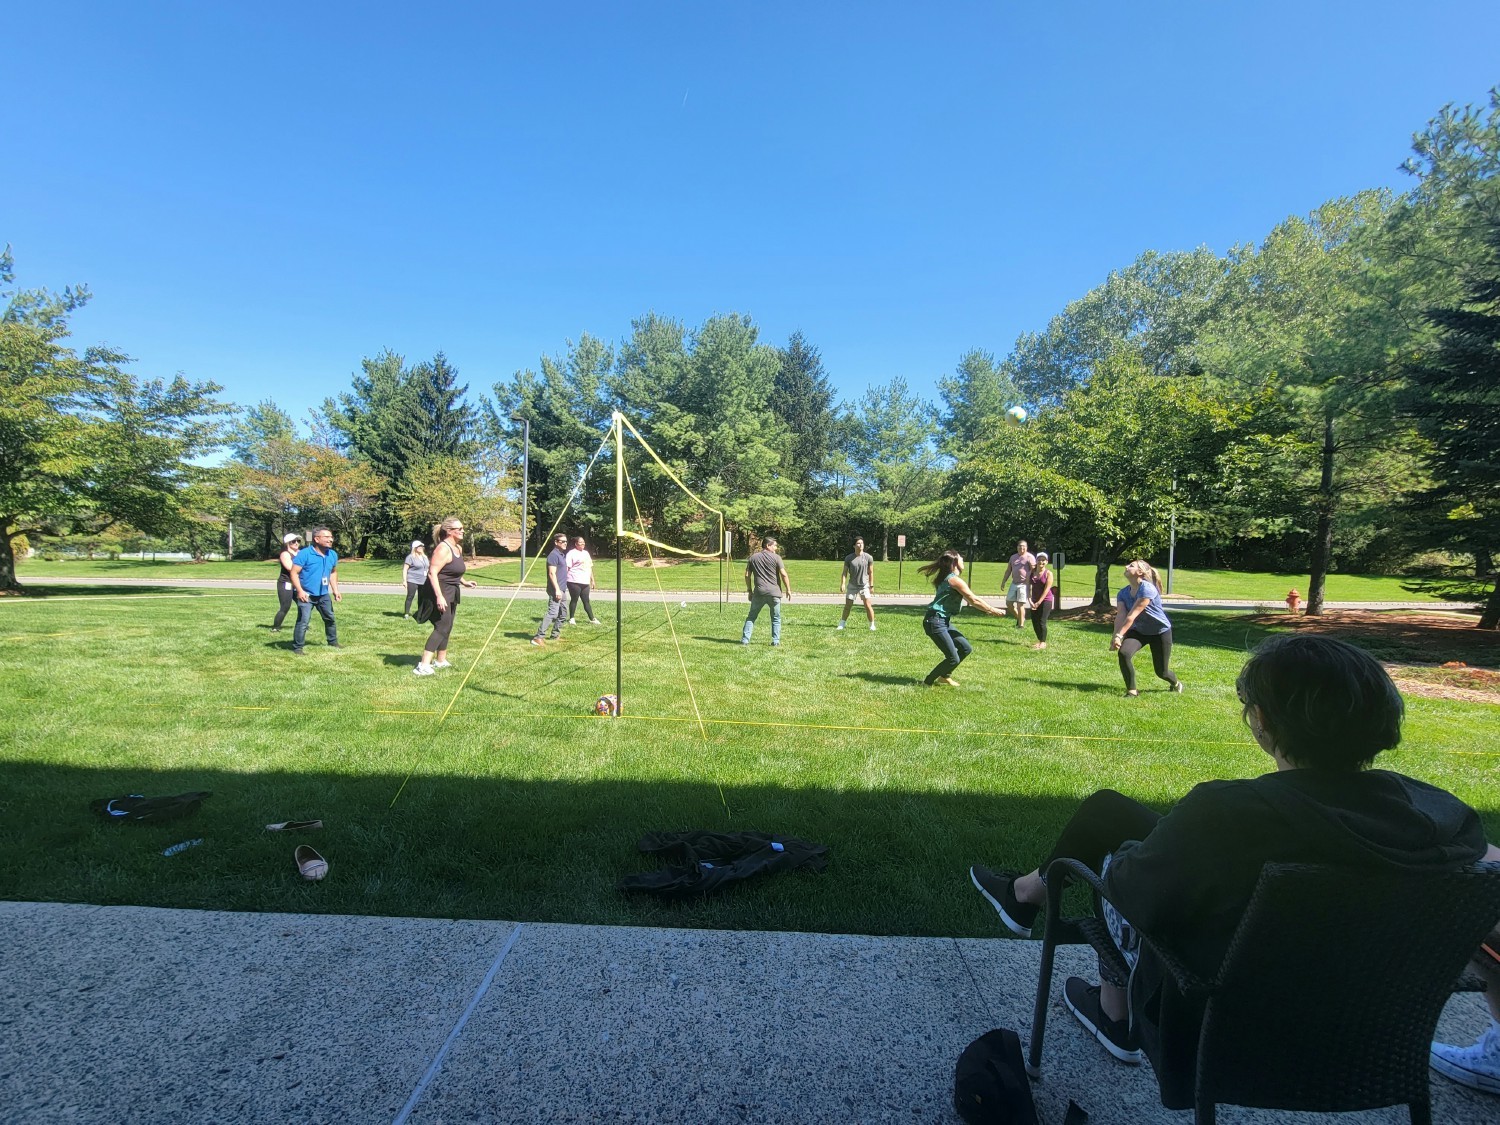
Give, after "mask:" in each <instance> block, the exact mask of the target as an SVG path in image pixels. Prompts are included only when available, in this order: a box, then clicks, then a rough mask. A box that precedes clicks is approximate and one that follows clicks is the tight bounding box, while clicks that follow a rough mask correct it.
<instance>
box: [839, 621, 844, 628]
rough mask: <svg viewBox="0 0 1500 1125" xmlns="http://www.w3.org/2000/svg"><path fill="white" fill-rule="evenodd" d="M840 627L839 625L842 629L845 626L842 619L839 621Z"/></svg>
mask: <svg viewBox="0 0 1500 1125" xmlns="http://www.w3.org/2000/svg"><path fill="white" fill-rule="evenodd" d="M838 627H839V628H840V629H842V628H843V627H844V623H843V622H842V621H840V622H839V624H838Z"/></svg>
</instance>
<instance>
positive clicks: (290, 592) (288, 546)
mask: <svg viewBox="0 0 1500 1125" xmlns="http://www.w3.org/2000/svg"><path fill="white" fill-rule="evenodd" d="M301 549H302V537H301V536H300V535H297V534H295V533H293V532H290V531H288V532H287V533H286V534H285V535H283V536H282V537H281V554H280V555H278V556H277V559H276V561H277V562H279V563H280V564H281V573H280V574H278V575H277V576H276V602H277V609H276V616H275V617H274V618H272V620H271V632H273V633H279V632H281V623H282V622H283V621H284V620H286V612H287V610H289V609H291V608H292V603H293V602H295V601H296V600H297V591H296V590H295V589H293V588H292V559H294V558H295V557H296V555H297V552H298V551H300V550H301Z"/></svg>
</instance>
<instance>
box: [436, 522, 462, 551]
mask: <svg viewBox="0 0 1500 1125" xmlns="http://www.w3.org/2000/svg"><path fill="white" fill-rule="evenodd" d="M463 525H464V521H463V520H461V519H459V518H458V517H457V516H449V517H448V518H447V519H445V520H443V522H442V523H435V524H433V525H432V549H433V550H434V551H435V550H437V547H438V544H439V543H447V541H448V532H450V531H452V530H453V529H454V528H455V527H462V526H463ZM448 548H449V550H453V549H454V547H453V544H452V543H448ZM457 553H458V554H460V555H461V554H463V548H462V547H459V548H457Z"/></svg>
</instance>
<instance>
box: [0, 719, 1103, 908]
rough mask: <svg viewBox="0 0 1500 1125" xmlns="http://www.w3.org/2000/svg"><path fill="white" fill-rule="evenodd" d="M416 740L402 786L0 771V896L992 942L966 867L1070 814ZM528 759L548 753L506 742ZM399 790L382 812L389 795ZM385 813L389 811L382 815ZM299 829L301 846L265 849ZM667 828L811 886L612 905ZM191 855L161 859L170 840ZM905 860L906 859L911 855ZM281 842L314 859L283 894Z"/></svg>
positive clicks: (1062, 807) (776, 883)
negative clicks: (493, 752) (758, 833)
mask: <svg viewBox="0 0 1500 1125" xmlns="http://www.w3.org/2000/svg"><path fill="white" fill-rule="evenodd" d="M429 726H430V724H414V727H413V733H414V736H418V738H417V741H416V742H414V743H413V752H412V762H411V764H412V765H413V766H415V767H416V768H417V770H418V771H419V772H418V773H417V774H416V775H414V776H410V777H406V776H404V770H403V771H401V772H390V773H372V774H363V775H348V774H340V773H336V772H325V771H321V770H313V771H310V772H307V773H287V772H275V773H259V774H245V773H238V772H231V771H225V770H214V769H183V770H159V771H153V770H147V769H111V768H99V769H77V768H68V767H61V766H51V765H46V764H27V765H22V766H20V767H19V768H18V769H15V770H8V771H7V773H8V781H7V788H8V791H9V795H10V798H11V801H12V804H11V808H12V809H13V810H15V812H16V813H19V815H11V816H9V817H7V824H6V828H5V839H6V844H7V849H6V850H7V854H8V857H9V858H8V859H7V863H6V864H5V867H4V870H3V872H0V898H5V899H13V900H41V901H60V902H89V903H101V904H133V905H142V906H158V907H184V908H198V909H222V910H251V911H290V912H299V913H316V914H323V913H330V914H335V913H336V914H371V915H394V916H407V917H434V918H490V919H511V920H517V921H548V922H574V923H585V924H619V925H640V926H684V927H700V928H712V929H747V930H794V931H807V932H826V933H870V934H924V935H933V936H938V935H948V934H959V935H966V936H973V937H986V936H994V935H996V933H997V930H996V924H995V917H994V912H993V910H991V908H990V907H989V906H988V904H987V903H985V902H984V900H983V899H982V898H981V897H980V896H979V895H978V894H976V893H975V892H974V890H973V888H972V887H971V886H970V885H969V881H968V875H967V871H968V866H969V865H970V864H971V863H975V862H985V863H989V864H992V865H999V866H1029V865H1033V864H1034V863H1035V862H1036V861H1037V860H1038V858H1039V857H1041V856H1043V855H1045V853H1046V850H1047V848H1048V846H1049V845H1050V843H1051V841H1052V838H1053V836H1054V835H1055V833H1056V832H1057V831H1058V830H1059V829H1060V827H1061V826H1062V824H1063V823H1064V822H1065V821H1066V819H1067V817H1068V816H1069V815H1070V814H1071V812H1072V810H1073V808H1074V806H1075V803H1076V802H1075V801H1074V800H1073V799H1072V798H1063V797H1058V798H1050V797H1031V796H1026V797H1022V796H1012V795H1008V794H991V795H979V794H952V793H909V792H886V793H870V792H858V791H854V790H832V789H826V788H817V789H793V788H787V787H779V786H772V785H754V786H732V785H729V784H727V783H726V784H725V785H724V787H723V788H722V790H721V789H720V787H719V786H718V785H716V784H714V783H713V782H712V781H695V782H682V781H665V782H664V781H661V780H659V779H652V780H649V781H623V780H608V781H597V780H596V781H588V782H573V781H564V780H521V779H512V778H497V777H474V776H451V775H448V774H441V773H439V774H433V773H427V772H421V771H424V770H426V769H427V768H429V766H430V764H431V756H432V750H431V747H430V746H429V743H428V736H429V735H430V733H431V732H430V730H429V729H428V728H429ZM528 739H529V740H531V741H532V743H533V746H534V753H535V754H536V755H537V756H538V757H541V756H543V755H546V754H548V753H551V752H556V753H558V754H559V755H564V754H566V751H567V749H568V747H567V745H566V743H567V739H566V738H565V737H562V736H558V735H555V734H553V735H528ZM190 790H209V791H211V792H212V793H213V794H214V795H213V796H212V797H210V798H208V799H207V800H206V801H205V802H204V804H203V806H202V808H201V810H200V811H199V812H198V813H197V814H195V815H194V816H193V817H192V818H190V819H186V820H181V821H176V822H171V823H167V824H159V825H158V824H118V823H108V822H105V821H103V820H101V819H100V818H99V817H98V816H97V815H96V814H94V813H93V812H91V811H90V809H89V801H90V800H92V799H94V798H97V797H109V796H117V795H120V794H124V793H145V794H147V795H151V796H160V795H166V794H172V793H181V792H187V791H190ZM398 793H399V796H398ZM393 800H394V805H393ZM314 819H320V820H322V821H323V822H324V824H325V828H324V830H323V831H321V832H314V833H306V834H302V835H299V836H298V837H297V838H296V839H291V838H289V837H287V836H285V835H283V834H278V833H267V832H266V831H265V825H266V824H269V823H273V822H276V821H283V820H314ZM688 828H707V829H712V830H715V831H725V832H734V831H745V830H763V831H772V832H778V833H785V834H788V835H796V836H801V837H804V838H806V839H809V840H814V841H817V842H819V843H823V844H826V845H828V846H829V848H830V849H831V863H830V866H829V868H828V870H827V872H826V873H824V874H822V875H814V874H811V873H806V872H792V873H788V874H784V875H778V876H770V877H767V878H766V879H764V880H761V881H751V882H747V883H745V884H741V885H739V886H736V887H733V888H731V889H729V890H727V891H725V892H724V893H722V894H720V895H718V896H715V897H713V898H709V899H703V900H697V901H690V902H682V903H664V902H659V901H656V900H654V899H652V898H649V897H647V896H626V895H623V894H621V893H619V892H617V891H616V890H615V889H614V884H615V881H616V880H617V879H618V878H619V877H620V876H622V875H625V874H629V873H633V872H639V871H647V870H652V869H654V868H655V867H656V866H657V863H656V861H655V860H654V859H652V858H650V857H647V856H643V855H641V854H640V853H639V852H638V851H637V849H636V842H637V841H638V840H639V839H640V838H641V837H642V836H643V835H645V834H646V833H648V832H653V831H659V830H671V829H688ZM196 838H202V839H203V840H204V845H203V846H202V847H195V848H192V849H190V851H189V852H185V853H183V854H182V855H178V856H173V857H171V858H167V857H164V856H162V855H161V851H162V850H163V849H164V848H166V847H167V846H169V845H171V844H174V843H177V842H179V841H181V840H186V839H196ZM913 841H921V846H920V847H913V846H912V843H913ZM298 843H311V844H313V846H315V847H316V848H317V849H318V851H319V852H321V853H322V854H323V855H324V856H325V857H326V858H327V859H328V861H329V864H330V874H329V876H328V878H327V879H326V880H324V881H323V882H321V883H318V884H315V885H314V884H308V883H306V882H304V881H303V880H302V879H300V878H299V877H298V875H297V870H296V867H295V865H294V864H293V862H292V851H293V849H294V847H295V846H296V844H298Z"/></svg>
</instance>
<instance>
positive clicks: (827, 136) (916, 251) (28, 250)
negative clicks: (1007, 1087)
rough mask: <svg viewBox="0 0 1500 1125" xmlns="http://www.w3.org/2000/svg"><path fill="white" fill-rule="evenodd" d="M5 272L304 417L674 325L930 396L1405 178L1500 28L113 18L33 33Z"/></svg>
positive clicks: (22, 55)
mask: <svg viewBox="0 0 1500 1125" xmlns="http://www.w3.org/2000/svg"><path fill="white" fill-rule="evenodd" d="M4 34H5V43H6V48H5V60H6V71H7V75H6V77H7V81H6V83H5V92H4V100H3V106H4V109H3V111H0V113H3V120H4V130H3V135H4V137H5V151H6V156H5V174H4V176H3V179H0V242H9V243H11V244H12V246H13V249H14V253H15V256H16V263H17V268H18V281H19V283H20V284H22V285H24V286H47V287H50V288H60V287H61V286H63V285H66V284H70V283H77V282H85V283H87V284H88V285H90V286H91V287H92V289H93V290H94V294H95V297H94V301H93V303H92V304H91V305H90V306H89V307H88V308H87V309H86V310H85V311H84V312H83V313H81V314H79V315H78V317H77V318H76V320H75V328H76V333H75V337H76V339H75V342H76V343H77V344H79V345H82V344H86V343H92V342H99V341H103V342H108V343H110V344H112V345H115V346H117V347H120V348H122V349H124V350H125V351H127V352H128V353H130V354H131V355H133V356H135V357H137V360H138V363H137V367H136V370H137V371H138V372H139V373H140V374H142V375H151V376H155V375H161V376H170V375H172V374H174V373H176V372H179V371H180V372H183V373H185V374H186V375H188V376H189V377H191V378H194V379H205V380H213V381H215V382H218V383H221V384H223V385H224V387H225V396H226V397H227V398H229V399H231V400H233V401H237V402H243V403H248V402H253V401H257V400H260V399H263V398H267V397H269V398H273V399H275V400H276V401H277V402H278V403H280V404H281V405H282V406H283V407H285V408H287V409H289V410H290V411H291V412H292V413H294V414H296V415H299V416H300V415H302V414H303V413H305V411H306V410H307V408H308V407H310V406H312V405H314V404H316V403H317V402H319V401H321V399H322V398H323V397H324V396H326V395H330V394H335V393H337V392H339V391H341V390H343V389H345V388H346V387H347V386H348V381H349V375H350V373H351V372H352V371H354V370H355V369H356V368H357V367H358V364H359V360H360V358H361V357H362V356H365V355H374V354H376V353H377V352H379V351H380V350H381V349H383V348H386V347H389V348H392V349H394V350H396V351H398V352H401V353H403V354H405V355H406V356H407V358H408V359H409V360H416V359H420V358H427V357H430V356H431V355H432V354H433V353H434V352H436V351H438V350H440V349H441V350H443V351H445V352H446V353H447V355H448V357H449V359H450V360H452V361H453V362H454V363H455V364H456V365H457V366H458V367H459V369H460V374H461V377H462V378H463V379H464V380H465V381H466V382H468V383H469V385H470V388H471V393H474V392H480V391H488V390H489V388H490V386H491V385H492V384H493V383H494V382H496V381H497V380H502V379H505V378H507V377H508V376H509V375H510V374H511V373H512V372H514V371H516V370H517V369H520V368H523V367H535V366H536V363H537V360H538V357H539V356H540V355H541V354H543V353H557V352H560V351H562V350H563V349H564V348H565V346H566V342H567V341H568V340H569V339H576V338H577V337H578V336H579V335H580V334H581V333H583V332H590V333H593V334H594V335H597V336H601V337H603V338H605V339H606V340H611V341H614V340H619V339H621V338H623V337H625V336H626V335H627V334H628V333H629V329H630V321H631V319H632V318H633V317H637V316H640V315H642V314H644V313H645V312H647V311H650V310H654V311H656V312H658V313H661V314H664V315H667V316H671V317H675V318H677V319H679V320H682V321H684V322H685V323H687V324H688V325H689V326H693V325H697V324H700V323H701V322H702V321H703V320H705V319H706V318H707V317H709V316H711V315H713V314H715V313H723V312H740V313H748V314H750V315H751V316H752V317H754V319H755V321H756V323H757V324H758V325H759V327H760V329H761V333H762V335H761V338H762V340H764V341H766V342H768V343H774V344H780V343H784V342H785V340H786V338H787V336H788V335H789V334H790V333H791V332H793V331H795V330H801V331H802V332H803V333H804V334H805V335H806V337H807V338H808V340H809V341H810V342H811V343H813V344H814V345H815V346H817V347H818V348H819V349H821V351H822V353H823V358H824V362H825V365H826V367H827V369H828V372H829V374H830V375H831V376H832V378H833V380H834V382H835V385H836V386H837V388H838V389H839V392H840V393H841V395H843V396H845V397H849V398H853V397H856V396H857V395H858V394H859V393H861V392H862V391H863V389H864V388H865V387H867V386H869V385H871V384H874V383H878V382H883V381H885V380H888V379H890V378H892V377H894V376H898V375H899V376H903V377H905V378H906V379H907V380H908V382H909V383H911V384H912V385H913V386H914V387H915V388H916V389H918V390H919V391H921V392H922V393H924V394H928V395H934V394H935V390H934V385H935V382H936V379H937V377H938V376H940V375H942V374H944V373H945V372H948V371H951V370H952V368H953V366H954V364H955V362H956V361H957V359H958V357H959V356H960V355H961V354H962V353H963V352H965V351H967V350H968V349H970V348H974V347H981V348H985V349H988V350H990V351H993V352H995V353H996V354H997V355H1003V354H1004V353H1005V352H1007V351H1009V349H1010V347H1011V344H1012V343H1013V341H1014V340H1015V337H1016V335H1017V334H1018V333H1020V332H1022V331H1027V330H1033V329H1039V328H1041V327H1043V326H1045V324H1046V322H1047V320H1048V318H1049V317H1050V316H1052V315H1053V314H1055V313H1056V312H1058V311H1060V310H1061V309H1062V307H1063V305H1064V304H1065V303H1066V302H1067V301H1069V300H1071V299H1073V298H1075V297H1078V296H1081V295H1082V294H1083V293H1084V292H1086V291H1087V290H1088V289H1089V288H1091V287H1092V286H1093V285H1095V284H1097V283H1099V282H1100V281H1101V280H1103V278H1104V277H1105V275H1106V274H1107V273H1108V272H1109V271H1110V270H1111V269H1114V268H1117V267H1120V266H1122V265H1125V264H1127V263H1128V262H1130V261H1131V260H1132V259H1133V258H1134V257H1135V256H1136V255H1137V254H1138V253H1140V252H1141V251H1143V250H1145V249H1148V248H1150V249H1157V250H1172V249H1189V248H1191V247H1194V246H1198V245H1207V246H1209V247H1211V248H1213V249H1214V250H1217V251H1222V250H1224V249H1227V248H1228V247H1229V246H1230V245H1232V244H1234V243H1237V242H1246V241H1254V240H1258V239H1259V238H1261V237H1263V236H1264V235H1265V234H1266V233H1267V232H1268V231H1269V230H1270V228H1271V227H1272V226H1273V225H1274V224H1275V223H1276V222H1278V221H1279V220H1281V219H1282V218H1284V217H1286V216H1287V215H1289V214H1293V213H1301V212H1306V211H1307V210H1309V209H1311V208H1312V207H1314V206H1316V205H1317V204H1318V203H1320V202H1322V201H1324V200H1325V199H1329V198H1333V197H1335V196H1339V195H1345V194H1349V193H1352V192H1354V191H1358V190H1360V189H1363V188H1368V187H1378V186H1382V185H1389V186H1393V187H1397V188H1403V189H1404V188H1405V187H1406V186H1407V185H1408V182H1409V180H1408V177H1406V176H1404V175H1403V174H1402V173H1401V172H1399V171H1398V167H1397V166H1398V165H1399V163H1400V161H1401V160H1402V159H1403V158H1404V157H1405V156H1406V155H1407V152H1408V148H1409V144H1410V138H1411V134H1412V133H1413V132H1414V131H1416V130H1418V129H1420V128H1421V127H1422V126H1423V124H1424V123H1425V122H1426V121H1427V119H1428V118H1430V117H1431V116H1432V115H1433V114H1434V113H1435V112H1436V111H1437V110H1438V108H1439V107H1440V106H1442V105H1443V104H1444V103H1445V102H1449V101H1454V102H1460V103H1462V102H1483V101H1484V99H1485V96H1486V91H1487V90H1488V89H1489V87H1490V86H1492V85H1494V84H1495V83H1497V82H1500V52H1497V50H1496V46H1495V45H1496V43H1500V4H1496V3H1494V2H1493V0H1486V2H1483V3H1479V2H1474V3H1469V2H1453V3H1443V2H1436V3H1432V4H1429V5H1425V6H1417V5H1411V4H1409V3H1388V2H1385V0H1364V2H1358V3H1356V2H1348V3H1337V4H1332V3H1316V2H1309V0H1303V2H1301V3H1296V4H1288V3H1280V2H1257V3H1254V4H1234V5H1229V4H1205V3H1202V2H1201V0H1199V2H1197V3H1181V4H1172V5H1128V4H1112V5H1103V4H1093V3H1071V4H1055V5H1044V4H1019V3H990V4H939V5H934V6H931V7H928V6H923V5H914V4H910V3H903V4H888V3H860V4H853V3H844V4H817V3H807V2H806V0H802V2H800V3H781V2H764V0H762V2H757V3H754V4H751V3H702V2H700V3H686V2H677V3H655V2H648V0H631V2H628V3H627V2H625V0H621V2H618V3H557V4H550V5H548V4H536V3H527V4H493V3H492V4H472V5H463V4H433V5H428V6H425V8H424V7H422V6H418V5H410V4H403V5H399V6H397V5H390V4H384V3H377V2H368V3H360V4H353V3H333V2H329V3H323V2H320V3H315V4H308V3H305V2H303V3H298V4H281V3H261V4H255V5H251V4H228V3H202V2H196V0H195V2H190V3H145V4H140V3H135V4H127V3H118V4H92V3H69V4H50V5H49V4H35V3H33V4H27V5H24V6H23V5H13V6H11V8H10V10H9V11H8V13H7V15H6V18H5V21H4Z"/></svg>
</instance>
